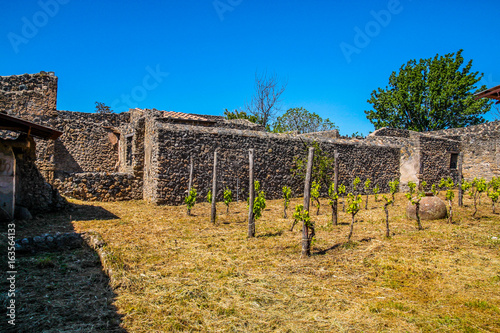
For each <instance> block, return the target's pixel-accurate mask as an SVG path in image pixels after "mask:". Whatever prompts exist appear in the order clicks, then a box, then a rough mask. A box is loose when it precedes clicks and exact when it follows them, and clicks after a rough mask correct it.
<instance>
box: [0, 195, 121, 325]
mask: <svg viewBox="0 0 500 333" xmlns="http://www.w3.org/2000/svg"><path fill="white" fill-rule="evenodd" d="M118 218H119V217H118V216H116V215H114V214H112V213H111V212H109V211H107V210H105V209H103V208H102V207H97V206H92V205H75V204H71V205H70V207H69V208H68V209H66V210H63V211H60V212H55V213H46V214H43V215H38V216H36V217H35V218H34V219H33V220H30V221H20V220H19V221H13V223H15V225H16V239H19V238H25V237H34V236H39V235H43V234H45V233H47V234H51V235H54V234H56V233H70V232H74V228H73V225H72V223H71V221H72V220H105V219H118ZM6 228H7V226H6V225H2V230H1V235H0V236H1V240H0V246H1V247H2V257H1V258H0V264H1V266H2V267H6V264H7V262H6V259H5V258H6V257H7V256H6V254H5V253H4V252H5V250H6V249H7V246H8V245H7V243H6V239H7V234H6V232H7V230H6ZM15 270H16V271H17V273H16V274H15V281H16V282H15V288H16V290H15V298H9V297H8V295H7V292H8V290H9V284H8V281H7V280H6V279H2V281H0V306H2V307H3V308H4V309H5V308H6V306H7V304H8V302H10V300H11V299H15V304H16V317H15V319H16V320H15V323H16V325H15V326H12V325H10V324H9V323H8V322H7V320H6V318H4V319H2V320H1V321H0V332H126V330H125V329H123V328H122V327H121V322H122V315H120V314H118V311H117V309H116V307H115V306H114V305H113V302H114V301H115V299H116V294H115V293H114V292H113V290H112V288H111V287H110V280H109V277H108V276H107V275H106V274H105V273H104V271H103V267H102V265H101V261H100V259H99V256H98V254H97V253H96V252H95V251H94V250H93V249H91V248H90V247H89V246H88V245H87V244H86V243H84V244H83V245H82V246H80V247H77V248H73V249H64V250H63V249H58V250H51V251H50V252H49V251H43V250H37V251H35V252H34V253H30V254H21V253H16V260H15Z"/></svg>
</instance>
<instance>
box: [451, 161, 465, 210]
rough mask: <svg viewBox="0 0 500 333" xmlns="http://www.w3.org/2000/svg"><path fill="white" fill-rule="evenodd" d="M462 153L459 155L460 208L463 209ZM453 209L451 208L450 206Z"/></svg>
mask: <svg viewBox="0 0 500 333" xmlns="http://www.w3.org/2000/svg"><path fill="white" fill-rule="evenodd" d="M463 156H464V155H463V154H462V152H460V153H459V154H458V163H457V164H458V165H457V169H458V206H459V207H462V206H463V205H464V203H463V196H464V194H463V191H462V158H463ZM450 207H451V206H450Z"/></svg>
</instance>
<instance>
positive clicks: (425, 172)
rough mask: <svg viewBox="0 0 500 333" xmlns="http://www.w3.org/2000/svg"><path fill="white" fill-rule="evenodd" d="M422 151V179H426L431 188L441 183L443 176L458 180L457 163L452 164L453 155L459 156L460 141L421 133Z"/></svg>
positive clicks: (420, 146) (420, 143)
mask: <svg viewBox="0 0 500 333" xmlns="http://www.w3.org/2000/svg"><path fill="white" fill-rule="evenodd" d="M418 139H419V148H420V152H421V157H420V159H421V166H420V174H421V176H420V177H419V180H420V181H426V182H427V184H428V186H429V188H430V186H431V185H432V184H436V185H437V184H439V181H440V180H441V178H447V177H451V178H452V179H453V181H454V182H455V183H456V182H458V169H457V165H456V164H454V165H452V163H451V159H452V155H456V156H457V157H458V153H459V152H460V142H459V141H456V140H451V139H445V138H440V137H435V136H431V135H419V136H418Z"/></svg>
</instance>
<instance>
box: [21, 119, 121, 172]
mask: <svg viewBox="0 0 500 333" xmlns="http://www.w3.org/2000/svg"><path fill="white" fill-rule="evenodd" d="M127 116H128V115H127V114H96V113H83V112H70V111H57V112H55V113H53V115H51V116H36V115H35V116H32V117H31V119H29V120H30V121H33V122H35V123H38V124H41V125H44V126H48V127H51V128H54V129H57V130H59V131H62V132H63V135H61V136H60V137H59V138H58V139H57V140H56V141H42V140H38V141H39V145H38V150H37V160H38V162H37V163H38V165H39V166H40V169H41V170H43V171H46V170H51V169H52V171H54V173H55V177H56V178H57V177H61V176H64V175H66V174H68V173H75V172H76V173H81V172H115V171H118V138H116V134H114V133H113V131H112V128H117V127H118V126H120V124H121V123H122V122H123V121H124V120H126V117H127Z"/></svg>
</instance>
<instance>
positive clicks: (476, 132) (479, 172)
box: [429, 121, 500, 181]
mask: <svg viewBox="0 0 500 333" xmlns="http://www.w3.org/2000/svg"><path fill="white" fill-rule="evenodd" d="M429 133H430V134H432V135H434V136H443V137H450V138H455V139H458V140H461V148H462V152H463V168H462V170H463V176H464V178H465V179H466V180H469V181H470V180H472V179H473V178H474V177H483V178H485V179H487V180H490V179H491V178H492V177H499V176H500V121H493V122H489V123H485V124H480V125H475V126H469V127H463V128H452V129H446V130H441V131H434V132H429Z"/></svg>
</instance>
